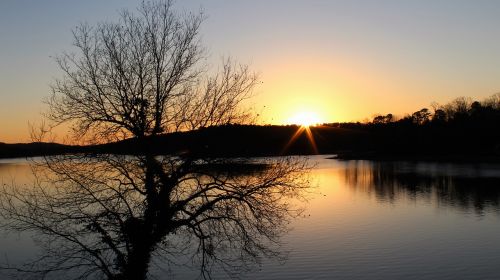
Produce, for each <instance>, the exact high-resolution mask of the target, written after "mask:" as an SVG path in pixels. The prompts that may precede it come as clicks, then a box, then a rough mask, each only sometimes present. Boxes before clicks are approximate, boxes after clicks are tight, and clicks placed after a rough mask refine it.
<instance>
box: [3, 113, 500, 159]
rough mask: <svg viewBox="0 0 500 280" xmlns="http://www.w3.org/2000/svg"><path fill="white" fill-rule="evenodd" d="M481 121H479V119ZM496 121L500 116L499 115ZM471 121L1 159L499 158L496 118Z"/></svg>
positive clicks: (167, 140) (218, 134) (194, 136)
mask: <svg viewBox="0 0 500 280" xmlns="http://www.w3.org/2000/svg"><path fill="white" fill-rule="evenodd" d="M479 120H480V119H479ZM499 120H500V119H499ZM477 122H478V121H477V120H475V119H466V120H465V121H464V120H451V121H449V122H442V121H433V120H428V121H426V122H421V123H419V122H415V121H413V120H412V119H410V118H404V119H401V120H399V121H394V122H384V123H377V122H372V123H364V124H362V123H340V124H339V123H335V124H326V125H322V126H317V127H311V128H310V135H311V136H312V137H308V134H307V133H306V130H304V129H303V128H301V127H299V126H294V125H290V126H277V125H274V126H271V125H268V126H258V125H224V126H217V127H208V128H203V129H199V130H195V131H188V132H176V133H169V134H164V135H159V136H155V137H148V138H144V139H141V140H139V139H135V138H132V139H126V140H123V141H120V142H115V143H108V144H102V145H95V146H68V145H61V144H55V143H30V144H4V143H1V144H0V158H8V157H31V156H40V155H54V154H65V153H95V154H103V153H110V154H125V155H127V154H129V155H133V154H145V153H149V154H157V155H160V154H176V155H187V154H189V155H194V156H208V157H251V156H277V155H310V154H316V153H319V154H339V157H340V158H344V159H388V160H392V159H425V160H454V161H455V160H466V161H468V160H492V161H500V121H496V120H495V121H490V122H486V121H484V120H480V123H477Z"/></svg>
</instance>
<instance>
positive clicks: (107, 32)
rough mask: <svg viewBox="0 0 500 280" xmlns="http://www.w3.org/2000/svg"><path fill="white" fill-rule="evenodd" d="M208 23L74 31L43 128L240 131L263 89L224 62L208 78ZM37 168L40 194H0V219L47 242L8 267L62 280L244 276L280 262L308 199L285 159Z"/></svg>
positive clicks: (132, 17) (168, 15)
mask: <svg viewBox="0 0 500 280" xmlns="http://www.w3.org/2000/svg"><path fill="white" fill-rule="evenodd" d="M202 19H203V18H202V16H201V15H185V16H182V15H178V14H176V13H175V12H174V11H172V3H171V2H170V1H167V2H162V1H160V2H143V3H142V5H141V6H140V8H139V9H138V11H137V13H131V12H128V11H124V12H122V14H121V20H120V22H119V23H116V24H113V23H104V24H100V25H97V26H94V27H90V26H80V27H78V28H77V29H76V30H75V31H74V38H75V46H76V47H77V49H78V50H79V52H78V53H77V54H73V55H69V54H65V55H63V56H62V57H60V58H59V59H58V62H59V65H60V67H61V69H62V70H63V71H64V73H65V75H64V78H63V79H61V80H58V81H57V82H56V83H55V85H54V87H53V95H52V97H51V98H50V99H49V105H50V109H51V110H50V112H49V114H48V116H49V119H50V120H52V121H53V122H54V123H55V124H59V123H64V122H66V123H70V124H71V127H72V128H73V131H74V133H75V136H76V137H80V138H82V137H84V136H85V139H86V140H88V141H90V142H94V143H96V142H106V141H110V140H119V139H124V138H128V137H135V138H137V139H138V140H139V142H138V143H143V142H141V140H143V139H145V138H146V137H154V136H156V135H158V134H161V133H165V132H173V131H182V130H191V129H196V128H201V127H205V126H210V125H220V124H227V123H237V122H242V121H244V120H248V118H249V114H248V113H249V112H248V111H245V110H242V109H241V105H242V104H241V102H242V101H243V100H244V99H246V98H248V97H249V96H250V95H251V91H252V89H253V87H254V86H255V85H256V83H257V78H256V76H255V75H254V74H252V73H251V72H250V71H249V70H248V68H247V67H246V66H235V64H233V63H231V62H229V61H225V62H224V64H223V66H222V68H221V69H220V72H218V73H216V74H214V76H212V77H206V75H205V74H207V73H210V71H207V70H206V67H205V66H203V65H201V66H200V60H201V58H202V57H203V52H202V50H203V49H202V47H201V46H200V43H199V41H198V36H197V35H198V31H199V27H200V24H201V22H202ZM142 151H147V149H143V150H142ZM34 167H35V170H36V171H37V172H36V175H37V178H38V180H37V182H36V184H35V186H33V187H29V188H22V187H15V186H11V187H7V186H4V187H3V189H2V195H1V197H0V214H1V215H2V217H3V219H4V221H5V224H4V228H6V229H11V230H16V231H31V232H34V233H36V234H37V238H38V239H39V240H40V241H41V242H40V243H41V244H42V245H43V247H44V249H45V250H44V254H43V255H42V256H41V257H40V258H39V259H37V260H35V261H34V262H33V263H30V264H27V265H25V266H21V267H17V268H12V269H17V270H16V271H17V272H25V273H28V274H29V273H32V275H33V276H34V277H35V278H42V277H51V278H53V277H56V275H57V273H58V272H60V271H68V270H70V271H71V273H69V274H64V278H65V279H67V278H70V277H73V276H74V277H73V278H78V279H89V278H98V279H100V278H106V279H146V278H147V277H148V271H149V269H150V266H151V265H152V263H153V262H154V260H156V259H158V258H162V259H163V260H165V261H167V262H168V261H169V260H170V261H172V259H173V258H174V259H175V258H178V255H176V254H180V255H182V256H185V257H188V259H191V260H192V261H193V262H194V264H197V265H199V267H200V268H201V272H202V275H203V276H204V277H210V271H211V267H212V266H213V265H220V266H222V267H223V268H224V269H226V271H227V272H229V273H233V272H234V273H238V272H240V271H241V270H242V269H244V268H246V267H247V266H248V265H251V264H253V263H255V262H258V261H260V258H261V257H262V256H276V255H278V254H279V250H278V248H279V246H278V245H279V237H280V236H281V235H282V233H284V232H285V231H286V229H287V222H288V221H289V219H290V218H291V217H294V216H295V215H297V214H299V211H298V210H297V209H296V208H294V207H293V204H292V203H291V202H290V200H289V199H290V198H300V197H302V191H303V190H304V189H305V188H306V187H307V180H306V178H305V177H304V171H306V170H307V164H306V163H305V162H304V161H303V160H297V159H293V158H280V159H274V160H270V159H268V160H265V161H261V162H249V161H248V160H242V159H239V160H227V159H226V160H223V159H213V158H206V157H204V156H203V155H202V154H197V153H195V152H193V151H185V152H183V153H180V154H177V155H168V156H161V157H159V156H155V155H154V154H153V153H146V154H142V155H139V156H133V157H132V156H118V155H99V156H96V155H94V156H90V155H64V156H57V157H47V158H45V159H44V160H43V161H41V162H36V163H34ZM277 246H278V247H277ZM171 255H176V257H173V258H169V256H171ZM25 276H26V275H24V274H23V276H22V277H25Z"/></svg>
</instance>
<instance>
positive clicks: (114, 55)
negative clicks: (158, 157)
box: [48, 1, 258, 140]
mask: <svg viewBox="0 0 500 280" xmlns="http://www.w3.org/2000/svg"><path fill="white" fill-rule="evenodd" d="M202 21H203V15H202V14H200V15H192V14H188V15H184V16H182V15H179V14H176V13H175V12H174V11H173V10H172V2H171V1H166V2H143V3H142V5H141V6H140V7H139V9H138V11H137V13H131V12H129V11H123V12H122V13H121V17H120V21H119V22H118V23H102V24H99V25H97V26H88V25H81V26H79V27H77V28H76V29H75V30H74V31H73V36H74V46H75V47H76V50H77V51H78V52H77V53H76V54H75V53H71V54H67V53H66V54H63V55H62V56H60V57H58V58H57V62H58V64H59V66H60V68H61V69H62V70H63V71H64V73H65V76H64V78H63V79H60V80H57V81H56V82H55V84H54V85H53V94H52V96H51V98H50V99H49V100H48V103H49V105H50V108H51V111H50V112H49V114H48V116H49V119H51V120H52V121H53V122H54V123H55V124H59V123H62V122H71V123H72V124H73V126H72V127H73V129H74V131H75V132H76V136H77V137H81V136H83V135H87V134H89V133H90V136H91V139H92V140H96V136H97V135H99V136H101V137H104V139H103V140H110V137H111V139H114V138H116V137H131V136H134V137H143V136H148V135H157V134H160V133H163V132H172V131H178V130H186V129H196V128H199V127H203V126H210V125H220V124H226V123H231V122H241V121H242V120H245V119H247V118H248V115H247V113H248V112H244V111H241V110H238V108H240V107H239V106H238V105H241V104H240V103H241V101H243V100H244V99H246V98H248V97H250V96H251V93H252V89H253V88H254V86H255V85H256V84H257V82H258V80H257V76H256V75H255V74H254V73H251V72H250V71H249V69H248V67H247V66H245V65H236V64H234V63H232V62H231V61H230V60H229V59H227V60H224V61H223V62H224V63H223V66H222V68H221V69H220V71H218V73H217V72H216V73H215V74H213V76H207V75H205V74H207V73H209V72H210V71H208V70H207V69H206V66H205V65H202V64H201V63H200V60H201V59H202V58H204V49H203V48H202V46H201V45H200V42H199V39H198V32H199V27H200V24H201V23H202ZM100 140H101V139H100Z"/></svg>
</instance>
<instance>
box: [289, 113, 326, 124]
mask: <svg viewBox="0 0 500 280" xmlns="http://www.w3.org/2000/svg"><path fill="white" fill-rule="evenodd" d="M288 123H289V124H296V125H301V126H313V125H317V124H319V123H321V120H320V118H319V116H318V114H316V113H314V112H310V111H302V112H298V113H296V114H295V115H293V116H292V117H291V118H289V119H288Z"/></svg>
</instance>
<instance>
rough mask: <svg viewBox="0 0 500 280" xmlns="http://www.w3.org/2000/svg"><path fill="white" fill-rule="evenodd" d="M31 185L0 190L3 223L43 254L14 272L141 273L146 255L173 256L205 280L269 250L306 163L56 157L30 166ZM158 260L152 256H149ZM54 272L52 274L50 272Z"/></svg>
mask: <svg viewBox="0 0 500 280" xmlns="http://www.w3.org/2000/svg"><path fill="white" fill-rule="evenodd" d="M34 167H35V170H36V175H37V178H38V181H37V184H36V185H35V186H34V187H33V188H21V187H18V186H17V187H16V186H11V187H4V189H3V194H2V199H1V200H0V201H1V204H0V206H1V213H2V215H3V216H4V218H5V219H6V220H7V221H8V223H7V224H6V225H4V226H5V227H6V228H7V229H9V230H14V231H30V232H33V233H34V234H36V239H37V240H38V241H40V242H39V243H40V244H41V245H42V246H43V249H44V250H43V255H42V256H40V258H39V259H37V260H35V261H34V262H32V263H29V264H26V265H25V266H22V267H18V268H16V270H15V271H16V273H19V272H24V273H22V274H17V276H20V277H21V278H22V277H27V275H32V276H34V277H37V278H38V277H40V278H41V277H42V276H45V277H55V275H58V272H60V271H69V272H64V273H65V274H64V278H65V279H67V278H69V277H68V275H75V277H74V278H78V279H80V278H81V279H87V278H107V279H145V278H147V277H148V270H149V266H150V264H151V259H152V258H161V260H163V261H164V262H166V263H168V262H171V261H173V260H179V259H181V258H182V257H184V258H186V260H190V262H191V261H192V264H193V265H194V266H197V267H199V268H200V269H201V270H200V271H201V274H202V275H203V276H204V277H210V271H211V270H212V269H213V267H214V266H220V267H222V268H223V269H225V270H226V271H227V272H229V273H239V272H241V271H243V270H246V269H249V268H251V267H252V266H253V264H255V263H259V261H260V259H261V257H263V256H264V257H279V256H280V251H279V245H280V242H279V237H280V236H281V235H282V234H283V233H284V232H286V230H287V223H288V222H289V220H290V218H292V217H294V216H296V215H298V214H299V213H300V211H299V209H296V208H294V207H293V206H292V204H291V203H290V200H289V199H290V198H298V197H301V195H302V191H303V190H304V188H306V187H307V182H306V179H307V178H306V177H305V176H304V171H305V169H306V168H307V163H306V162H305V161H304V160H302V159H298V158H280V159H272V160H270V159H269V160H265V161H261V162H259V163H256V162H252V163H250V162H248V161H241V160H240V161H237V162H235V161H234V160H233V161H230V162H228V160H220V159H219V160H214V159H196V160H195V159H189V160H187V159H186V158H180V157H178V158H177V157H162V158H159V157H153V156H142V157H125V156H98V157H84V156H60V157H52V158H48V159H46V161H43V162H38V163H36V165H34ZM157 261H158V260H157ZM59 275H60V274H59Z"/></svg>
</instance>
